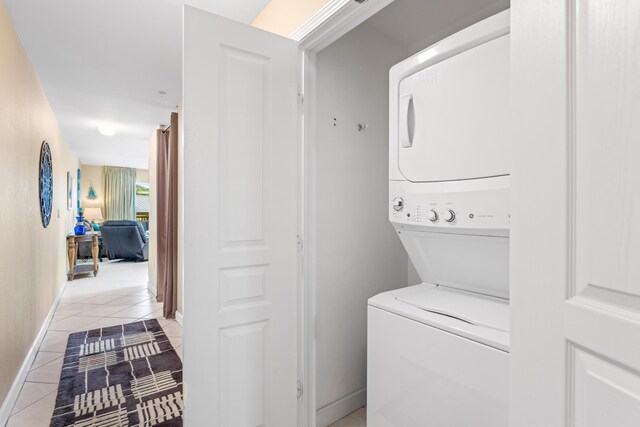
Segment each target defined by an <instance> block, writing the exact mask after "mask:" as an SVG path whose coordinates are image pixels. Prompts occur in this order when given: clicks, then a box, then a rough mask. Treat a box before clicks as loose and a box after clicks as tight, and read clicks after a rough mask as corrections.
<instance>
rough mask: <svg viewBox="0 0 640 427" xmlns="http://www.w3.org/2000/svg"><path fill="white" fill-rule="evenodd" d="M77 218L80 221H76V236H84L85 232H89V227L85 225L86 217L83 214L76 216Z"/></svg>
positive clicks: (74, 229)
mask: <svg viewBox="0 0 640 427" xmlns="http://www.w3.org/2000/svg"><path fill="white" fill-rule="evenodd" d="M76 219H77V220H78V222H77V223H76V226H75V227H74V228H73V231H74V233H76V236H82V235H84V234H87V227H85V226H84V223H83V221H84V217H83V216H82V215H80V216H78V217H76Z"/></svg>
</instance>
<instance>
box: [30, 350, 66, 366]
mask: <svg viewBox="0 0 640 427" xmlns="http://www.w3.org/2000/svg"><path fill="white" fill-rule="evenodd" d="M62 356H64V353H62V352H58V351H39V352H38V354H36V358H35V360H34V361H33V363H32V364H31V368H29V370H33V369H36V368H39V367H40V366H44V365H46V364H47V363H49V362H51V361H53V360H56V359H58V358H60V357H62Z"/></svg>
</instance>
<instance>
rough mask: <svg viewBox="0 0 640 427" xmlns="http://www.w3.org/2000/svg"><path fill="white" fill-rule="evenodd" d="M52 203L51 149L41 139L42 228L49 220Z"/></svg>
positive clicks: (46, 225)
mask: <svg viewBox="0 0 640 427" xmlns="http://www.w3.org/2000/svg"><path fill="white" fill-rule="evenodd" d="M52 204H53V165H52V163H51V149H50V148H49V144H47V141H42V147H41V148H40V215H41V216H42V225H43V226H44V228H47V227H48V226H49V222H50V221H51V207H52Z"/></svg>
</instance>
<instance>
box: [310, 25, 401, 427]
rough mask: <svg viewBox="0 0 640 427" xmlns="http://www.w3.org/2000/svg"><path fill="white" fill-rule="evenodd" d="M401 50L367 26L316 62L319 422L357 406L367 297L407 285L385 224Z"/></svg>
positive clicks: (363, 374)
mask: <svg viewBox="0 0 640 427" xmlns="http://www.w3.org/2000/svg"><path fill="white" fill-rule="evenodd" d="M406 52H407V50H406V48H405V47H403V46H401V45H399V44H397V43H396V42H394V41H392V40H391V39H390V38H388V37H387V36H384V35H382V33H379V32H378V31H376V30H374V29H373V28H372V27H370V26H368V25H366V24H365V25H362V26H360V27H358V28H357V29H355V30H353V31H352V32H350V33H349V34H347V35H346V36H344V37H343V38H342V39H340V40H338V41H337V42H335V43H334V44H332V45H331V46H329V47H328V48H327V49H325V50H324V51H322V52H320V53H319V54H318V56H317V92H318V95H317V127H318V131H317V141H316V145H317V148H316V153H315V162H316V171H317V175H316V177H315V179H316V181H317V183H316V190H317V201H316V203H315V205H316V211H315V212H314V214H315V218H316V224H317V226H316V229H315V235H316V236H317V252H316V253H317V258H316V260H315V261H316V265H317V269H316V271H317V275H316V286H317V288H316V289H317V290H316V297H317V304H316V313H317V314H316V335H317V336H316V345H317V354H316V360H317V372H316V378H317V386H316V393H317V395H316V405H317V406H316V408H317V409H318V410H319V411H318V422H319V425H322V424H324V423H325V422H330V421H331V420H330V419H328V417H330V414H332V413H333V414H335V413H336V411H340V410H345V409H344V408H346V407H349V405H356V408H357V407H358V406H361V404H364V402H365V400H364V399H365V393H364V388H365V387H366V367H367V363H366V345H367V343H366V333H367V312H366V307H367V300H368V298H370V297H372V296H373V295H376V294H378V293H380V292H383V291H387V290H391V289H395V288H399V287H402V286H406V285H407V263H408V258H407V255H406V252H405V251H404V248H403V247H402V244H401V243H400V240H399V239H398V237H397V236H396V234H395V232H394V230H393V228H392V226H391V225H390V224H389V221H388V218H387V203H388V123H389V113H388V92H389V84H388V75H389V68H390V67H391V66H392V65H393V64H395V63H397V62H399V61H401V60H402V59H404V58H405V57H406ZM334 118H335V121H334ZM358 123H362V124H367V125H368V127H367V128H366V130H365V131H364V132H358V130H357V125H358ZM348 396H350V397H348ZM343 398H346V400H341V399H343ZM336 402H338V403H337V404H336ZM358 402H360V405H357V404H358ZM328 405H329V406H328ZM340 407H342V408H343V409H340ZM322 408H325V409H322Z"/></svg>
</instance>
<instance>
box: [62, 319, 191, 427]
mask: <svg viewBox="0 0 640 427" xmlns="http://www.w3.org/2000/svg"><path fill="white" fill-rule="evenodd" d="M182 399H183V397H182V361H181V360H180V357H179V356H178V355H177V353H176V352H175V350H174V349H173V346H172V345H171V343H170V342H169V339H168V338H167V336H166V335H165V333H164V331H163V330H162V328H161V327H160V324H159V323H158V321H157V320H155V319H150V320H144V321H139V322H134V323H128V324H125V325H118V326H111V327H108V328H101V329H93V330H90V331H84V332H75V333H72V334H70V335H69V340H68V342H67V349H66V352H65V356H64V364H63V366H62V373H61V374H60V384H59V386H58V395H57V398H56V406H55V409H54V411H53V417H52V418H51V427H63V426H77V427H89V426H103V427H107V426H119V427H120V426H144V427H148V426H167V427H169V426H182V408H183V403H182Z"/></svg>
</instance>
